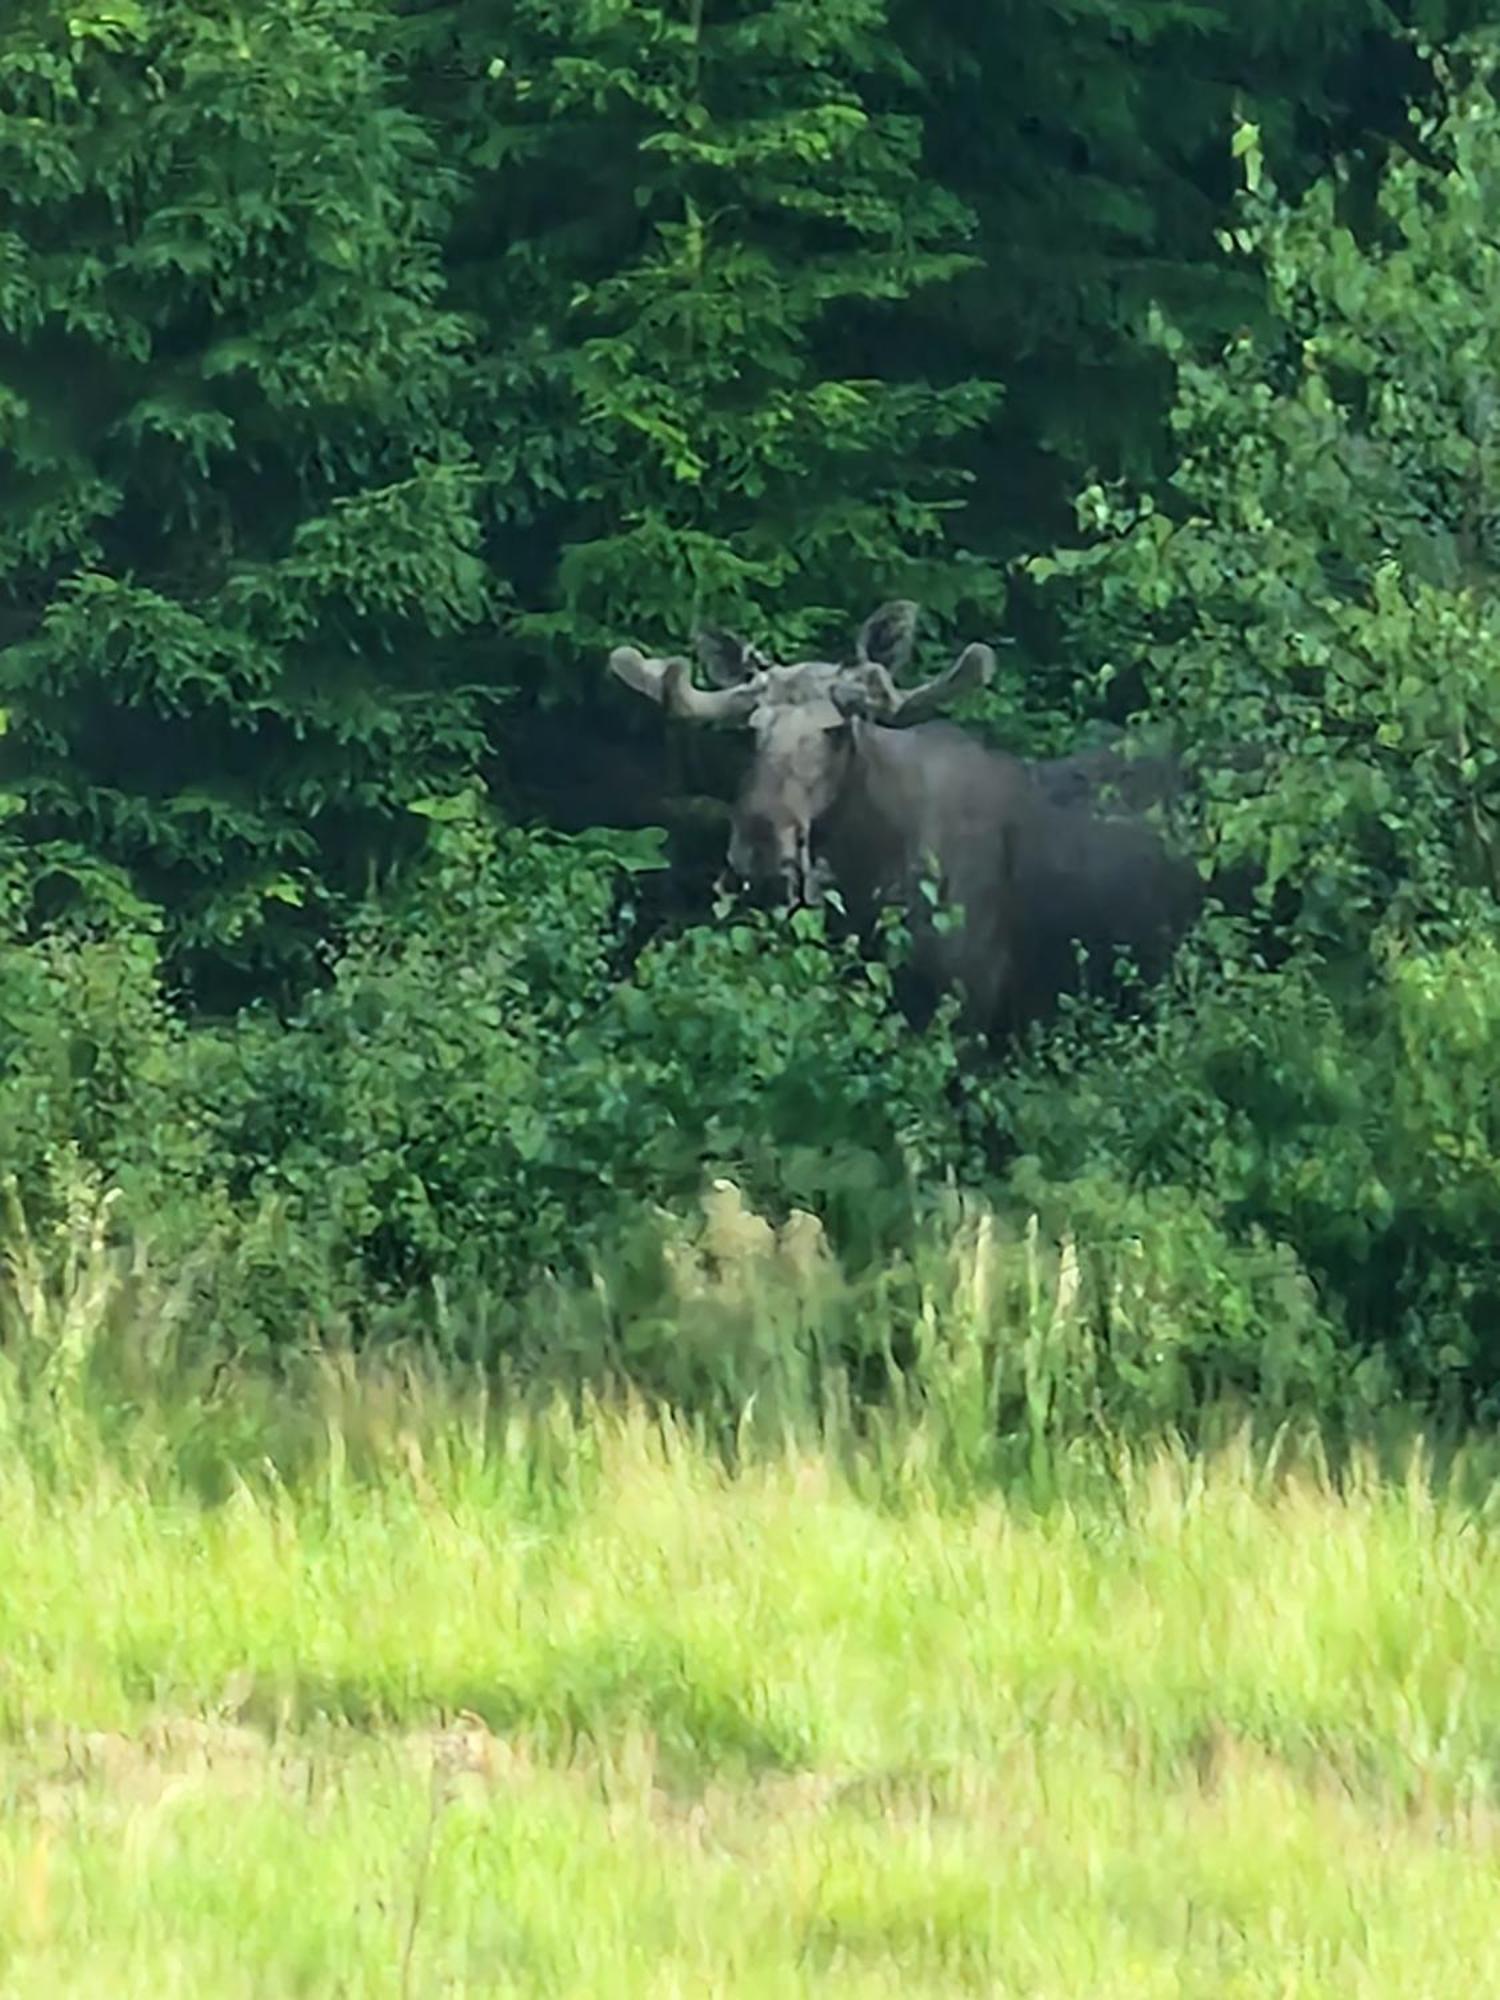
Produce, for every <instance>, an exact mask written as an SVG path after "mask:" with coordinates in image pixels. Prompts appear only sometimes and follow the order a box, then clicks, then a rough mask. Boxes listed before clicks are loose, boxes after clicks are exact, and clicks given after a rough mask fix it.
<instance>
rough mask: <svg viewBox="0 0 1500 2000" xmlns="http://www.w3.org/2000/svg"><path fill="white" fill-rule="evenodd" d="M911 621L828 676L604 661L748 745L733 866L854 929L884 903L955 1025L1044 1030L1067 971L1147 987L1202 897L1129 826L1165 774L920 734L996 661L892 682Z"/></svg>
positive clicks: (966, 657)
mask: <svg viewBox="0 0 1500 2000" xmlns="http://www.w3.org/2000/svg"><path fill="white" fill-rule="evenodd" d="M916 618H917V609H916V606H915V605H912V604H908V603H905V602H902V603H896V604H888V605H885V606H883V607H882V608H881V609H880V610H879V611H877V612H876V613H875V614H874V615H873V617H871V618H869V619H868V620H867V621H866V623H865V624H864V626H863V627H862V628H861V630H860V632H859V634H858V637H857V640H856V645H855V655H854V658H853V660H852V661H849V662H845V663H842V664H835V663H833V662H829V661H821V660H803V661H799V662H796V663H795V664H791V665H777V664H775V663H773V662H771V661H769V660H767V659H765V658H763V657H762V656H761V655H760V654H759V653H757V652H755V651H754V650H753V649H752V648H751V647H749V646H747V645H746V644H745V643H744V642H743V641H742V640H740V639H736V638H733V637H731V636H729V635H726V634H720V633H709V634H705V635H704V636H702V637H701V638H700V639H699V640H698V642H697V649H698V654H699V658H700V660H701V662H702V664H703V667H704V669H705V672H706V675H707V678H708V679H709V680H710V681H711V682H712V683H713V685H712V686H711V687H707V688H705V687H700V686H698V685H697V683H696V682H695V681H694V679H693V675H692V669H691V667H690V665H689V663H688V661H686V660H685V659H680V658H673V659H651V658H648V657H647V656H646V655H644V654H642V653H641V652H639V651H637V649H636V648H635V647H633V646H621V647H617V648H616V650H615V651H614V652H613V653H612V654H611V655H610V661H609V664H610V669H611V671H612V672H613V673H614V674H615V675H616V676H617V677H618V678H619V679H620V680H622V681H624V682H625V683H626V685H627V686H629V687H631V688H634V689H635V690H636V691H637V692H638V693H641V694H645V695H647V696H649V697H650V698H651V699H653V700H655V701H658V702H660V703H661V704H662V706H663V707H664V708H665V709H666V710H667V712H668V713H669V714H671V715H675V716H678V717H681V718H682V719H684V720H686V721H692V722H717V723H722V724H734V725H738V726H740V727H744V728H747V729H748V730H749V731H750V732H751V735H752V738H753V744H754V753H753V757H752V760H751V765H750V769H749V772H748V775H747V777H746V779H745V782H744V785H743V787H742V788H741V791H740V794H739V797H738V799H737V800H736V802H735V804H734V807H733V811H732V815H731V821H730V837H729V852H728V862H729V867H730V869H731V871H732V872H733V873H734V874H735V875H736V876H738V877H739V878H740V880H741V881H742V882H743V883H745V884H746V885H747V886H749V887H751V888H752V889H754V890H756V891H758V892H760V893H762V894H765V893H770V894H772V895H774V896H775V897H776V898H777V899H778V900H781V901H785V902H791V903H794V904H803V903H815V902H817V901H819V900H820V899H821V898H822V897H823V895H824V893H825V891H826V890H827V888H828V886H829V885H830V884H833V885H835V886H836V887H837V889H838V892H839V894H840V896H841V898H842V900H843V902H844V904H845V906H846V908H847V909H848V910H849V912H850V915H851V916H852V917H853V919H854V920H855V922H856V923H858V924H860V925H861V926H862V927H864V926H868V924H869V923H870V922H871V921H872V920H873V918H874V916H875V914H876V911H877V910H878V908H879V906H880V905H881V904H883V903H889V902H896V903H899V904H900V905H902V906H903V907H904V908H905V910H906V912H907V916H908V921H909V923H910V925H911V929H912V934H913V939H914V945H915V950H914V971H915V974H916V976H917V980H918V984H919V987H920V988H921V989H923V990H924V991H925V994H926V996H927V997H929V998H931V997H935V996H936V994H937V993H938V992H940V991H941V990H943V989H945V988H947V987H950V986H952V987H956V988H957V989H958V991H959V993H960V995H961V997H962V1004H963V1012H964V1019H965V1022H966V1025H968V1026H969V1027H970V1028H972V1029H975V1030H979V1031H982V1032H986V1033H989V1034H991V1035H1003V1034H1006V1033H1011V1032H1014V1031H1016V1030H1017V1029H1019V1028H1021V1027H1024V1026H1025V1025H1026V1024H1027V1023H1028V1022H1030V1021H1034V1020H1038V1019H1044V1018H1045V1017H1046V1016H1047V1015H1048V1014H1049V1013H1050V1012H1051V1010H1052V1009H1053V1007H1054V1006H1055V1004H1056V1002H1057V999H1058V996H1059V995H1060V994H1061V993H1063V992H1065V991H1068V990H1072V989H1075V988H1076V987H1077V985H1078V983H1079V980H1080V976H1081V974H1082V975H1083V976H1089V977H1092V978H1094V979H1096V980H1107V979H1108V977H1109V974H1110V972H1111V969H1112V967H1113V966H1114V964H1115V962H1116V961H1117V959H1118V958H1119V956H1120V955H1121V954H1125V955H1126V956H1127V957H1128V959H1129V960H1130V961H1131V963H1132V964H1133V965H1134V966H1135V967H1136V969H1137V970H1138V972H1139V973H1140V975H1141V976H1142V977H1144V978H1147V979H1151V978H1156V977H1158V976H1160V974H1161V973H1162V972H1163V971H1164V970H1165V968H1166V965H1167V962H1168V959H1169V958H1170V955H1171V952H1172V949H1173V947H1174V945H1175V944H1176V942H1177V940H1178V938H1179V937H1180V936H1181V934H1182V933H1183V931H1184V930H1185V929H1186V928H1187V926H1188V925H1189V924H1190V923H1191V922H1192V920H1193V917H1194V916H1195V914H1196V913H1197V910H1198V908H1199V905H1200V902H1201V884H1200V882H1199V878H1198V874H1197V871H1196V869H1194V868H1193V867H1192V865H1191V864H1190V863H1188V862H1187V861H1185V860H1183V859H1182V858H1181V857H1179V856H1177V855H1175V854H1173V853H1172V852H1171V851H1170V850H1169V849H1168V847H1167V846H1166V844H1165V842H1164V841H1163V839H1162V837H1161V835H1160V834H1159V833H1158V831H1157V829H1156V827H1155V826H1154V825H1153V824H1152V822H1151V821H1150V819H1149V818H1148V817H1147V816H1146V814H1147V811H1148V810H1149V808H1150V806H1151V805H1152V804H1154V803H1157V802H1158V801H1160V800H1163V799H1164V798H1165V797H1167V796H1168V795H1169V794H1170V792H1171V790H1172V789H1173V785H1174V781H1175V774H1174V772H1173V770H1172V768H1171V766H1170V765H1168V764H1166V763H1164V762H1159V761H1156V762H1152V763H1149V764H1146V763H1142V762H1139V761H1137V760H1133V759H1129V758H1126V757H1124V756H1122V755H1120V754H1118V753H1116V752H1112V751H1102V752H1093V753H1089V754H1086V755H1081V756H1076V757H1070V758H1063V759H1059V760H1057V761H1055V762H1052V763H1026V762H1023V761H1022V760H1021V759H1019V758H1016V757H1011V756H1007V755H1005V754H1003V753H1002V752H999V751H995V750H990V749H986V748H985V747H984V746H983V745H981V744H980V743H978V742H976V741H975V740H974V739H973V738H972V737H971V736H968V735H966V734H965V733H964V731H962V730H961V729H957V728H955V727H953V726H952V725H951V724H948V723H944V722H939V721H936V720H934V719H933V718H934V717H935V716H936V715H937V714H938V713H939V711H940V710H941V708H942V707H943V705H944V704H945V703H946V702H947V701H948V700H950V699H951V698H952V697H954V696H955V695H958V694H960V693H963V692H964V691H966V690H968V689H970V688H975V687H979V686H982V685H983V684H984V683H985V682H986V681H987V680H988V679H989V677H990V675H991V673H992V672H993V670H994V654H993V653H992V652H991V651H990V649H989V648H988V647H987V646H977V645H976V646H969V647H966V648H965V649H964V651H963V652H962V653H960V654H959V656H958V658H957V659H956V660H955V661H954V663H953V665H952V666H950V667H949V668H948V669H947V671H946V672H944V673H942V674H939V675H938V676H937V678H936V679H935V680H931V681H927V682H924V683H922V684H921V685H919V686H917V687H914V688H906V689H903V688H899V687H898V686H897V685H896V681H895V679H894V676H895V675H896V674H897V673H899V672H900V671H901V669H902V668H903V667H904V666H905V664H906V662H907V660H908V659H909V657H910V654H911V650H912V643H913V639H914V637H915V631H916ZM934 874H935V876H936V884H937V889H938V897H939V903H940V905H946V906H948V907H949V908H950V909H951V910H953V911H954V912H955V914H956V919H957V920H956V921H955V922H952V923H946V924H945V923H939V922H935V921H934V919H933V911H932V907H931V903H930V900H929V898H928V896H927V895H926V894H924V893H923V882H924V880H930V879H931V878H932V877H933V876H934Z"/></svg>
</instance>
